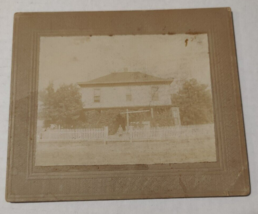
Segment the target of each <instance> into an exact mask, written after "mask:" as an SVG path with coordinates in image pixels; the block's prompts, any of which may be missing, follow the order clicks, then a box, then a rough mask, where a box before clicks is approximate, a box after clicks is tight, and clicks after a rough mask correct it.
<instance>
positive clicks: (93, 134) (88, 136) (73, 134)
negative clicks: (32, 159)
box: [39, 127, 108, 141]
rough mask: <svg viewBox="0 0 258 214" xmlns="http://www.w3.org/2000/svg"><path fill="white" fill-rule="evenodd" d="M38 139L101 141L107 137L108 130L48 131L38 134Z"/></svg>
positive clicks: (105, 128)
mask: <svg viewBox="0 0 258 214" xmlns="http://www.w3.org/2000/svg"><path fill="white" fill-rule="evenodd" d="M39 137H40V139H42V140H47V141H53V140H103V141H106V140H107V137H108V128H107V127H104V128H94V129H48V130H46V131H44V132H42V133H41V134H40V136H39Z"/></svg>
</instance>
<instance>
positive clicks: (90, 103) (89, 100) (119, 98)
mask: <svg viewBox="0 0 258 214" xmlns="http://www.w3.org/2000/svg"><path fill="white" fill-rule="evenodd" d="M153 86H158V97H159V98H158V100H156V101H153V100H152V85H143V86H114V87H93V88H90V87H85V88H81V93H82V100H83V103H84V108H86V109H87V108H110V107H137V106H164V105H171V96H170V90H169V85H168V84H166V85H165V84H164V85H153ZM128 87H130V89H129V90H128ZM94 89H100V102H94ZM128 91H131V97H132V100H131V101H127V100H126V94H127V93H128Z"/></svg>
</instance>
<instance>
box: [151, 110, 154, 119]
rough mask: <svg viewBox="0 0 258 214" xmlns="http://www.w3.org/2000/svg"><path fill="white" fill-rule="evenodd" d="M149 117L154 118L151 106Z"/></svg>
mask: <svg viewBox="0 0 258 214" xmlns="http://www.w3.org/2000/svg"><path fill="white" fill-rule="evenodd" d="M151 118H154V115H153V108H151Z"/></svg>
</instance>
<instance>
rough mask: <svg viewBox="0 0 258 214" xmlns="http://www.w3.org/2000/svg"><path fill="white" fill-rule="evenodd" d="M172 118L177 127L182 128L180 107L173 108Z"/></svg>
mask: <svg viewBox="0 0 258 214" xmlns="http://www.w3.org/2000/svg"><path fill="white" fill-rule="evenodd" d="M171 113H172V117H173V119H174V122H175V126H181V119H180V112H179V108H178V107H171Z"/></svg>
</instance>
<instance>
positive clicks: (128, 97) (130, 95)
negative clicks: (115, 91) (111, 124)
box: [126, 87, 132, 101]
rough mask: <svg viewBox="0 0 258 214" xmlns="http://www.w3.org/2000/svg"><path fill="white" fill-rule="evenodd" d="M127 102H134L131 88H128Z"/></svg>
mask: <svg viewBox="0 0 258 214" xmlns="http://www.w3.org/2000/svg"><path fill="white" fill-rule="evenodd" d="M126 101H132V92H131V88H130V87H127V88H126Z"/></svg>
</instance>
